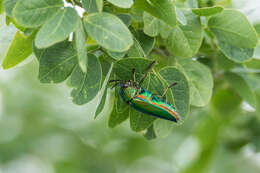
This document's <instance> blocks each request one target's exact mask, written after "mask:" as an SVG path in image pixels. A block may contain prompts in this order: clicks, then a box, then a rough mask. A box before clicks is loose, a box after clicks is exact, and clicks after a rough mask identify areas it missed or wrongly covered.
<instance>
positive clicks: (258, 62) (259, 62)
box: [244, 59, 260, 70]
mask: <svg viewBox="0 0 260 173" xmlns="http://www.w3.org/2000/svg"><path fill="white" fill-rule="evenodd" d="M244 64H245V66H246V67H247V68H251V69H256V70H259V69H260V59H252V60H251V61H248V62H246V63H244Z"/></svg>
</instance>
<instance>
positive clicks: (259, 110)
mask: <svg viewBox="0 0 260 173" xmlns="http://www.w3.org/2000/svg"><path fill="white" fill-rule="evenodd" d="M256 103H257V104H256V112H257V115H258V116H257V118H258V120H260V93H256Z"/></svg>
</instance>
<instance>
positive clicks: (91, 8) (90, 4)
mask: <svg viewBox="0 0 260 173" xmlns="http://www.w3.org/2000/svg"><path fill="white" fill-rule="evenodd" d="M82 6H83V8H84V9H85V10H86V12H87V13H88V14H90V13H96V12H98V7H97V0H82Z"/></svg>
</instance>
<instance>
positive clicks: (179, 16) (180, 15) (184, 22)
mask: <svg viewBox="0 0 260 173" xmlns="http://www.w3.org/2000/svg"><path fill="white" fill-rule="evenodd" d="M176 15H177V19H178V21H179V22H180V24H182V25H187V20H186V17H185V16H184V14H183V12H182V10H181V9H179V8H176Z"/></svg>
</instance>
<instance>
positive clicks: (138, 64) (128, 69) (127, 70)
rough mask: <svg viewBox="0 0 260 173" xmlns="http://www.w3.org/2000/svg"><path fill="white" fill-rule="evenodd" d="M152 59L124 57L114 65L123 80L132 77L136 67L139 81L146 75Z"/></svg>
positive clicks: (116, 72)
mask: <svg viewBox="0 0 260 173" xmlns="http://www.w3.org/2000/svg"><path fill="white" fill-rule="evenodd" d="M151 62H152V61H151V60H149V59H144V58H123V59H120V60H118V61H117V62H116V63H115V65H114V69H113V70H114V72H115V74H116V75H117V77H119V79H121V80H130V79H131V78H132V69H133V68H135V69H136V80H137V81H139V80H140V79H141V77H142V76H143V75H144V73H145V70H146V68H147V67H148V65H149V64H150V63H151Z"/></svg>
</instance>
